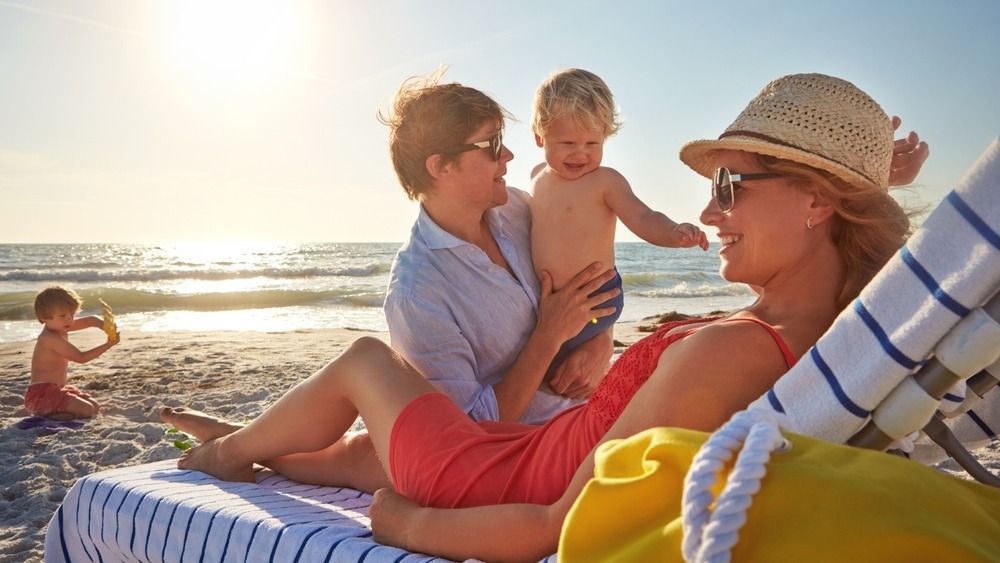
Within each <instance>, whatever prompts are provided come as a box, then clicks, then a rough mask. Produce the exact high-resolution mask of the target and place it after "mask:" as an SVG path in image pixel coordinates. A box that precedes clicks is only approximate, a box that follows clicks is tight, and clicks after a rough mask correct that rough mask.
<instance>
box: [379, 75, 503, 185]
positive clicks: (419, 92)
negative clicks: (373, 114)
mask: <svg viewBox="0 0 1000 563" xmlns="http://www.w3.org/2000/svg"><path fill="white" fill-rule="evenodd" d="M445 70H446V69H445V68H442V69H439V70H437V71H436V72H434V73H432V74H430V75H428V76H423V77H420V76H418V77H413V78H409V79H407V80H406V81H405V82H403V85H402V86H400V88H399V91H398V92H396V97H395V98H394V99H393V102H392V110H391V111H390V112H389V113H388V114H383V113H382V112H381V111H380V112H379V115H378V117H379V121H381V122H382V123H384V124H386V125H388V126H389V155H390V157H391V158H392V167H393V169H395V171H396V176H397V177H398V178H399V183H400V185H402V186H403V190H404V191H405V192H406V196H407V197H408V198H410V199H412V200H415V199H417V197H418V196H419V195H420V194H421V193H424V192H427V191H428V190H430V188H431V182H432V180H433V179H432V177H431V175H430V173H428V172H427V168H426V166H425V163H426V161H427V157H429V156H431V155H432V154H441V155H442V157H443V158H445V159H448V160H450V159H453V158H455V155H454V154H448V153H447V151H448V149H450V148H452V147H455V146H458V145H461V144H463V143H465V142H466V140H467V139H468V138H469V136H470V135H472V134H473V133H474V132H475V131H476V130H477V129H479V128H480V127H482V126H483V124H484V123H487V122H495V123H497V125H499V126H500V127H501V129H502V128H503V124H504V118H509V117H511V115H510V113H508V112H507V110H505V109H504V108H502V107H500V104H498V103H496V102H495V101H493V99H492V98H490V97H489V96H487V95H486V94H484V93H483V92H480V91H479V90H476V89H475V88H469V87H467V86H463V85H461V84H459V83H457V82H453V83H450V84H439V83H438V82H439V81H440V79H441V77H442V75H443V74H444V71H445Z"/></svg>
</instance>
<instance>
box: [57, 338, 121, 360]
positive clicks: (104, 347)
mask: <svg viewBox="0 0 1000 563" xmlns="http://www.w3.org/2000/svg"><path fill="white" fill-rule="evenodd" d="M115 344H118V340H117V339H115V340H110V339H109V340H108V341H107V342H105V343H104V344H101V345H100V346H95V347H94V348H91V349H90V350H87V351H86V352H81V351H80V349H79V348H77V347H76V346H74V345H73V344H71V343H70V342H69V341H68V340H63V339H62V338H52V339H49V340H47V341H46V342H45V345H46V346H48V347H49V348H50V349H51V350H52V351H53V352H55V353H56V354H57V355H59V356H60V357H62V358H65V359H67V360H69V361H71V362H75V363H78V364H85V363H87V362H89V361H90V360H93V359H94V358H97V357H99V356H100V355H101V354H103V353H105V352H107V351H108V350H109V349H110V348H111V347H112V346H114V345H115Z"/></svg>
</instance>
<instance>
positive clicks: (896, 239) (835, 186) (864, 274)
mask: <svg viewBox="0 0 1000 563" xmlns="http://www.w3.org/2000/svg"><path fill="white" fill-rule="evenodd" d="M756 157H757V160H758V162H759V163H760V165H761V166H763V167H764V168H765V169H766V170H768V171H770V172H774V173H777V174H781V175H783V176H786V177H790V178H792V179H793V182H794V181H795V180H796V179H798V180H800V181H801V185H802V187H806V186H812V187H813V188H816V189H818V190H819V192H820V193H822V194H823V195H824V196H826V198H827V200H828V201H829V203H830V205H831V206H832V207H833V210H834V212H835V214H834V217H833V220H834V223H833V228H832V234H833V244H834V245H835V246H836V248H837V252H838V253H839V254H840V258H841V260H842V261H843V263H844V273H845V279H844V286H843V288H842V289H841V291H840V294H839V295H838V296H837V306H838V307H841V308H843V307H846V306H847V305H848V304H849V303H850V302H851V301H852V300H854V298H855V297H857V296H858V294H859V293H861V290H862V288H864V287H865V286H866V285H867V284H868V282H869V281H871V279H872V278H873V277H875V274H877V273H878V271H879V270H881V269H882V267H883V266H885V263H886V262H888V261H889V258H891V257H892V256H893V254H895V253H896V251H898V250H899V248H900V247H901V246H903V243H904V242H905V241H906V238H907V237H908V236H909V235H910V232H911V227H910V218H911V217H912V216H913V215H915V214H916V211H908V210H906V209H904V208H903V207H902V206H901V205H900V204H899V203H898V202H897V201H896V200H895V199H894V198H893V197H892V196H891V195H890V194H889V191H888V190H886V189H884V188H878V187H875V186H868V187H865V186H857V185H853V184H850V183H848V182H847V181H845V180H843V179H841V178H839V177H837V176H834V175H833V174H831V173H829V172H825V171H823V170H818V169H816V168H813V167H811V166H807V165H805V164H800V163H798V162H793V161H790V160H783V159H780V158H775V157H773V156H766V155H761V154H757V155H756Z"/></svg>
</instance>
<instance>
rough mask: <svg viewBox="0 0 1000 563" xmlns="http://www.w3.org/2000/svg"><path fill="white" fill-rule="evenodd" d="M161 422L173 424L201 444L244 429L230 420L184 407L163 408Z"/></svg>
mask: <svg viewBox="0 0 1000 563" xmlns="http://www.w3.org/2000/svg"><path fill="white" fill-rule="evenodd" d="M160 420H162V421H163V422H166V423H168V424H173V425H174V426H176V427H177V428H178V429H179V430H180V431H182V432H184V433H186V434H190V435H192V436H194V437H195V438H197V439H198V440H199V441H201V442H207V441H209V440H214V439H216V438H221V437H222V436H226V435H228V434H232V433H233V432H236V431H237V430H239V429H240V428H242V426H241V425H239V424H233V423H232V422H229V421H228V420H223V419H221V418H218V417H214V416H212V415H210V414H205V413H203V412H201V411H196V410H194V409H187V408H184V407H162V408H161V409H160Z"/></svg>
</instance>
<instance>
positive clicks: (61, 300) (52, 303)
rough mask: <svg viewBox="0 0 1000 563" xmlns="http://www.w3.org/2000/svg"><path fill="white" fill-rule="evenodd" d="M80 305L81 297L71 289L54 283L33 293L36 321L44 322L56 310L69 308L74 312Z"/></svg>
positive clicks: (81, 302)
mask: <svg viewBox="0 0 1000 563" xmlns="http://www.w3.org/2000/svg"><path fill="white" fill-rule="evenodd" d="M81 305H83V299H80V296H79V295H77V294H76V293H75V292H74V291H73V290H71V289H66V288H64V287H60V286H58V285H54V286H52V287H47V288H45V289H43V290H41V291H39V292H38V294H37V295H35V317H37V318H38V322H40V323H44V322H45V320H46V319H51V318H52V315H54V314H55V313H56V311H61V310H65V309H71V310H72V311H73V313H74V314H76V312H77V311H79V310H80V306H81Z"/></svg>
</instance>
